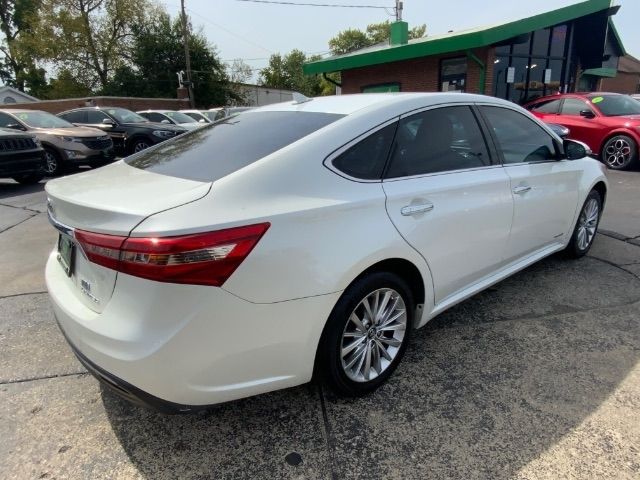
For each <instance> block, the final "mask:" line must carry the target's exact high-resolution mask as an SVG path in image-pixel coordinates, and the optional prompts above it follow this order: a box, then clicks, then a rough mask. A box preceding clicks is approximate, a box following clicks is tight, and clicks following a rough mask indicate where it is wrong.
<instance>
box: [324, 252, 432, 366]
mask: <svg viewBox="0 0 640 480" xmlns="http://www.w3.org/2000/svg"><path fill="white" fill-rule="evenodd" d="M380 272H388V273H393V274H395V275H397V276H399V277H400V278H401V279H402V280H404V281H405V282H406V284H407V286H408V287H409V289H410V290H411V294H412V296H413V301H414V305H416V306H417V305H424V302H425V297H426V290H425V288H426V286H425V281H424V279H423V276H422V273H421V272H420V270H419V269H418V267H417V266H416V265H415V264H414V263H413V262H411V261H409V260H406V259H404V258H389V259H386V260H382V261H379V262H377V263H374V264H373V265H371V266H369V267H367V268H366V269H365V270H363V271H362V272H361V273H360V274H359V275H358V276H356V277H355V278H354V279H353V280H352V281H351V282H350V283H349V285H348V286H347V287H346V288H345V291H346V290H347V289H349V287H351V286H352V285H353V284H354V283H356V282H357V281H358V280H360V279H361V278H363V277H366V276H367V275H371V274H374V273H380ZM340 298H342V295H341V296H340ZM340 298H339V299H338V301H339V300H340ZM336 305H337V303H336ZM336 305H334V307H333V309H332V313H333V310H334V309H335V307H336ZM419 321H420V318H419V315H415V317H414V322H413V323H414V326H417V325H418V324H419ZM328 324H329V317H327V318H326V319H325V324H324V326H323V327H322V333H321V334H320V337H319V338H318V343H317V346H316V355H315V360H314V375H315V374H316V373H318V372H317V371H316V370H317V367H318V358H319V357H318V355H319V353H320V348H321V347H322V344H323V340H324V338H325V336H326V332H327V327H328Z"/></svg>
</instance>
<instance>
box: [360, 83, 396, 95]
mask: <svg viewBox="0 0 640 480" xmlns="http://www.w3.org/2000/svg"><path fill="white" fill-rule="evenodd" d="M399 91H400V84H399V83H381V84H378V85H368V86H366V87H362V93H387V92H399Z"/></svg>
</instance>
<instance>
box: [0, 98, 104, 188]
mask: <svg viewBox="0 0 640 480" xmlns="http://www.w3.org/2000/svg"><path fill="white" fill-rule="evenodd" d="M0 127H1V128H11V129H14V130H20V131H23V132H29V133H31V134H34V135H35V136H36V138H38V140H40V142H41V143H42V148H44V152H45V160H46V163H45V167H44V172H45V173H46V174H47V175H49V176H55V175H59V174H61V173H63V172H65V171H67V170H69V169H70V167H72V166H80V165H88V166H91V167H100V166H102V165H105V164H107V163H109V162H111V161H113V160H114V159H115V154H114V150H113V141H112V140H111V138H110V137H109V135H106V134H105V133H104V132H103V131H102V130H98V129H95V128H87V127H76V126H75V125H74V124H72V123H69V122H67V121H66V120H63V119H61V118H58V117H56V116H55V115H52V114H50V113H48V112H43V111H40V110H17V109H2V110H0Z"/></svg>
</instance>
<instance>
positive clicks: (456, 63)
mask: <svg viewBox="0 0 640 480" xmlns="http://www.w3.org/2000/svg"><path fill="white" fill-rule="evenodd" d="M466 84H467V57H458V58H447V59H445V60H442V61H441V62H440V91H441V92H464V91H465V90H466V88H467V85H466Z"/></svg>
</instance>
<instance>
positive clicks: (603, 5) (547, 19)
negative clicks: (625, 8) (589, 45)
mask: <svg viewBox="0 0 640 480" xmlns="http://www.w3.org/2000/svg"><path fill="white" fill-rule="evenodd" d="M618 8H619V7H614V6H613V0H588V1H585V2H581V3H577V4H575V5H569V6H568V7H564V8H560V9H558V10H553V11H551V12H546V13H541V14H539V15H535V16H533V17H529V18H524V19H522V20H517V21H515V22H509V23H504V24H501V25H496V26H492V27H485V28H477V29H472V30H465V31H460V32H454V33H447V34H444V35H434V36H428V37H425V38H419V39H415V40H411V41H410V42H409V43H407V44H405V45H393V46H391V45H388V44H381V45H375V46H373V47H369V48H364V49H361V50H356V51H354V52H351V53H347V54H345V55H338V56H335V57H329V58H326V59H323V60H318V61H315V62H310V63H307V64H305V65H304V67H303V69H304V73H305V74H307V75H312V74H318V73H327V72H338V71H342V70H349V69H352V68H359V67H366V66H370V65H379V64H383V63H390V62H397V61H401V60H409V59H412V58H418V57H426V56H430V55H439V54H443V53H449V52H458V51H462V50H468V49H473V48H480V47H486V46H488V45H493V44H495V43H499V42H503V41H505V40H508V39H510V38H513V37H516V36H518V35H523V34H528V33H530V32H533V31H536V30H540V29H543V28H547V27H551V26H553V25H558V24H562V23H566V22H569V21H572V20H575V19H577V18H580V17H584V16H587V15H591V14H594V13H596V12H601V11H603V10H609V15H613V14H615V13H616V12H617V10H618Z"/></svg>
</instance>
